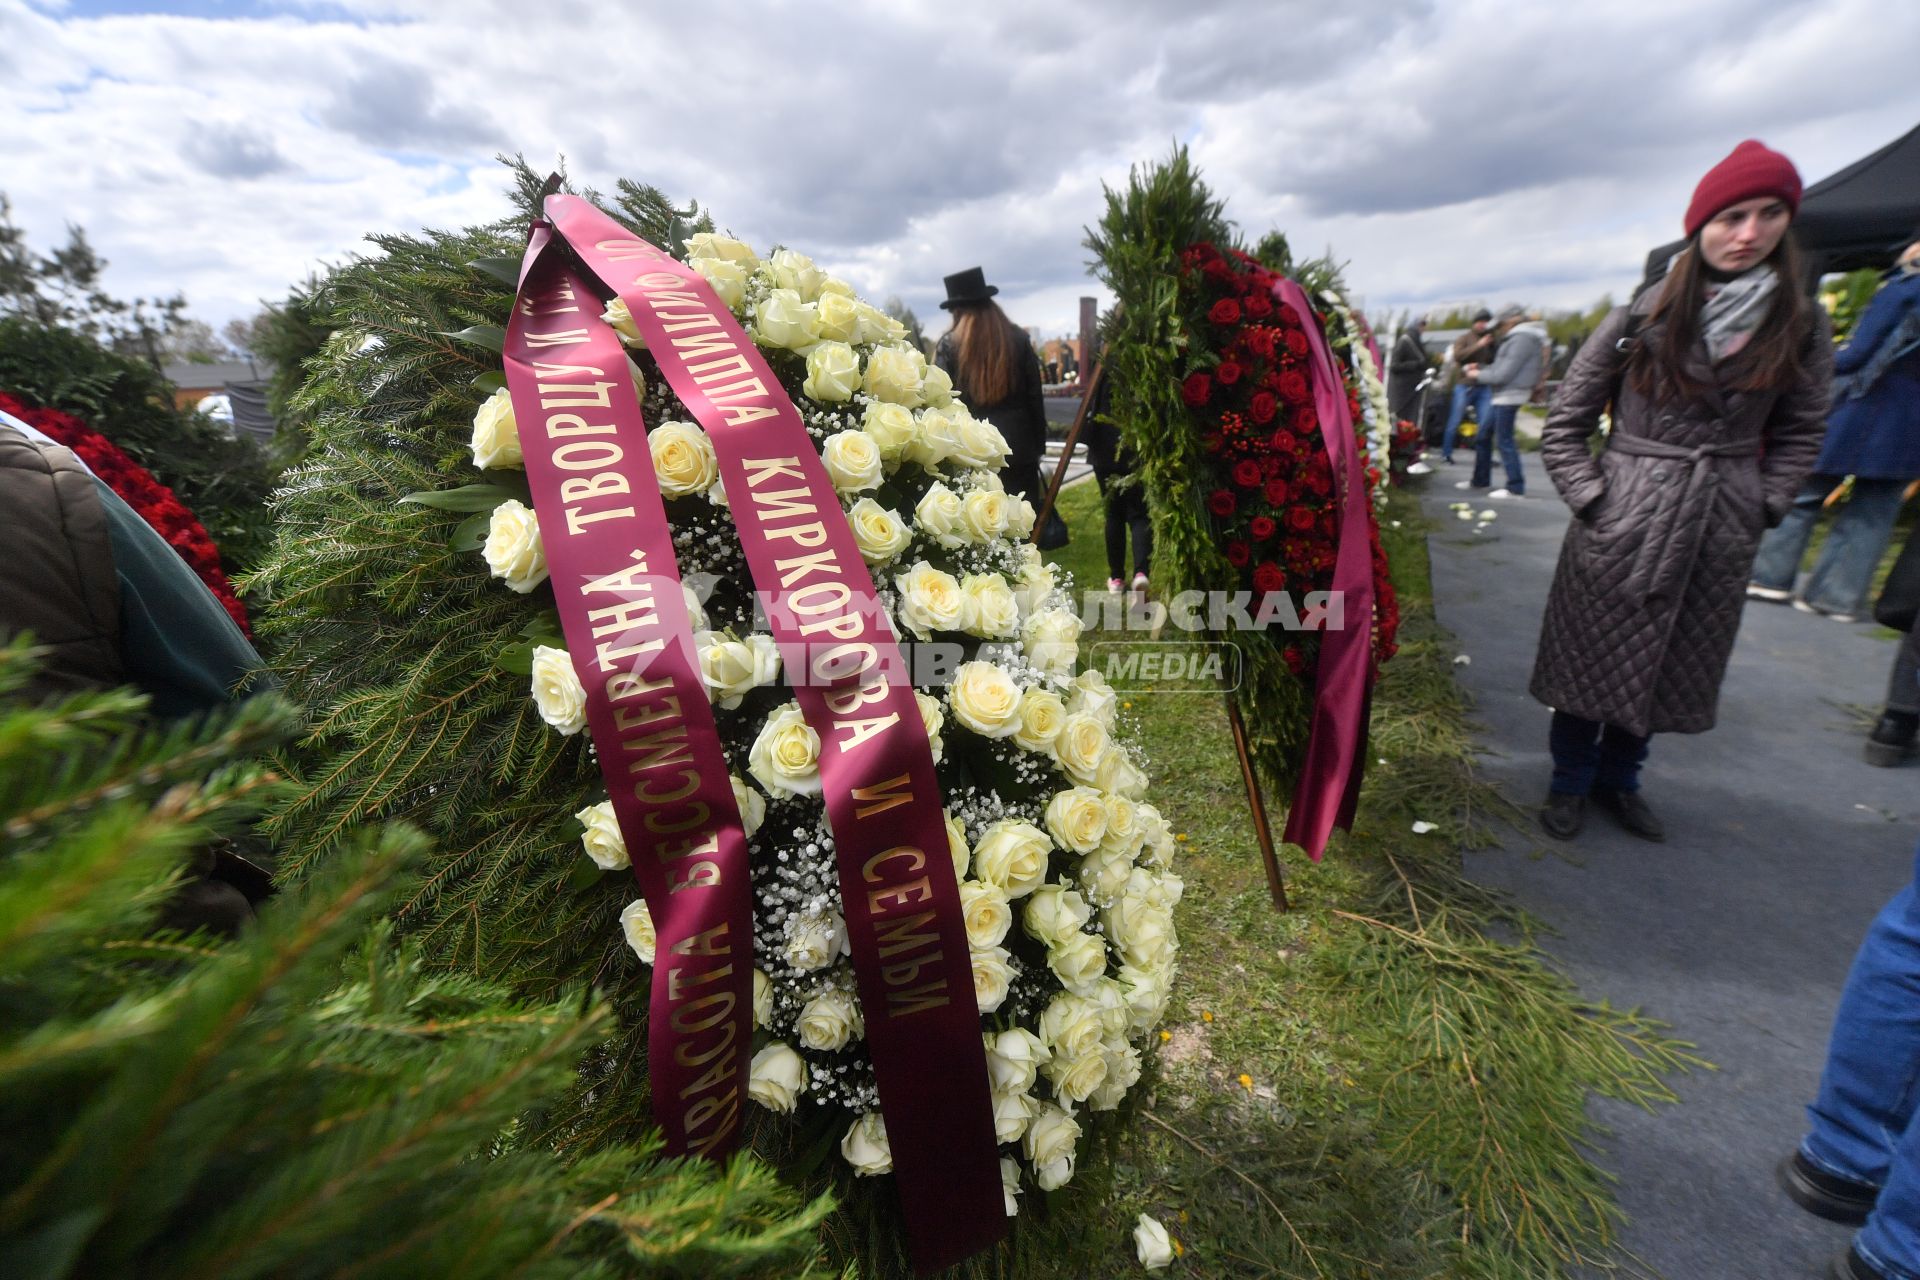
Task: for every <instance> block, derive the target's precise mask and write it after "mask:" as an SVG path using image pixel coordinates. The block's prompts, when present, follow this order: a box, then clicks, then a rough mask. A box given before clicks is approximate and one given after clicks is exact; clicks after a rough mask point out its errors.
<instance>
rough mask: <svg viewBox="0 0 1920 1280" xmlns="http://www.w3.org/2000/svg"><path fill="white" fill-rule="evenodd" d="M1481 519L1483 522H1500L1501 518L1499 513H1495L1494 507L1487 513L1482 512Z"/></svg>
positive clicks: (1487, 510) (1488, 509)
mask: <svg viewBox="0 0 1920 1280" xmlns="http://www.w3.org/2000/svg"><path fill="white" fill-rule="evenodd" d="M1480 518H1481V519H1482V520H1498V519H1499V518H1500V513H1499V512H1498V511H1495V510H1494V509H1493V508H1492V507H1488V508H1487V509H1486V510H1485V511H1482V512H1481V513H1480Z"/></svg>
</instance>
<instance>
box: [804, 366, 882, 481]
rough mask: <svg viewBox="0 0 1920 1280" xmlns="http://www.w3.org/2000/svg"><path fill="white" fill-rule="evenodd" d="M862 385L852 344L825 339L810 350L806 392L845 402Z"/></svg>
mask: <svg viewBox="0 0 1920 1280" xmlns="http://www.w3.org/2000/svg"><path fill="white" fill-rule="evenodd" d="M859 389H860V357H859V356H857V355H855V354H853V348H852V347H850V346H848V345H847V344H846V343H844V342H823V343H821V344H820V345H819V346H817V347H815V348H814V349H813V350H811V351H809V352H807V380H806V381H805V382H803V383H801V384H800V391H801V393H802V394H803V395H806V396H808V397H810V398H812V399H814V400H818V401H819V402H820V403H822V404H845V403H846V402H847V401H849V400H851V399H853V393H854V392H856V391H858V390H859ZM875 483H876V484H877V483H879V482H878V481H877V480H876V481H875Z"/></svg>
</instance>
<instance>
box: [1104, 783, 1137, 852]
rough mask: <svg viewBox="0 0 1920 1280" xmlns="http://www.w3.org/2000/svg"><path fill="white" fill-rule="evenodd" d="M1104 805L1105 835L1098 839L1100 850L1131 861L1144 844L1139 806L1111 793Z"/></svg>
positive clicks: (1108, 794) (1108, 793) (1107, 795)
mask: <svg viewBox="0 0 1920 1280" xmlns="http://www.w3.org/2000/svg"><path fill="white" fill-rule="evenodd" d="M1106 804H1107V834H1106V835H1104V836H1102V837H1100V848H1101V849H1102V850H1104V851H1105V852H1107V853H1111V854H1116V855H1118V856H1119V857H1122V858H1127V859H1131V858H1133V857H1134V855H1136V854H1138V853H1139V852H1140V846H1141V845H1143V844H1145V843H1146V832H1145V831H1144V830H1143V829H1142V828H1141V826H1140V806H1139V805H1137V804H1135V803H1134V802H1133V801H1131V800H1129V799H1127V798H1126V797H1125V796H1121V795H1115V794H1114V793H1113V792H1111V791H1109V792H1107V794H1106Z"/></svg>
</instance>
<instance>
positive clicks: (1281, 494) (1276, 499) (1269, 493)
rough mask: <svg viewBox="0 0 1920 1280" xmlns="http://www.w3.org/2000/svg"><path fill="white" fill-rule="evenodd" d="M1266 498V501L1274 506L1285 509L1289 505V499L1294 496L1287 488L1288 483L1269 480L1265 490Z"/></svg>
mask: <svg viewBox="0 0 1920 1280" xmlns="http://www.w3.org/2000/svg"><path fill="white" fill-rule="evenodd" d="M1264 496H1265V497H1266V500H1267V501H1268V502H1270V503H1272V504H1273V505H1274V506H1276V507H1284V506H1286V505H1287V499H1288V498H1291V497H1292V496H1293V491H1292V490H1290V489H1289V488H1287V482H1286V481H1285V480H1269V481H1267V487H1266V489H1265V490H1264Z"/></svg>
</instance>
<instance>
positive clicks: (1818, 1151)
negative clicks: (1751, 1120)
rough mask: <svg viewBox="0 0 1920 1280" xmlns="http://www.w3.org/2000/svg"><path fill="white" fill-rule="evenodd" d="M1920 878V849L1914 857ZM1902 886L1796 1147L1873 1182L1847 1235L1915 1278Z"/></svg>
mask: <svg viewBox="0 0 1920 1280" xmlns="http://www.w3.org/2000/svg"><path fill="white" fill-rule="evenodd" d="M1915 875H1916V879H1917V880H1920V855H1917V856H1916V865H1915ZM1915 888H1916V886H1915V885H1913V884H1909V885H1908V886H1907V887H1906V888H1904V889H1902V890H1901V891H1900V892H1899V893H1898V894H1896V895H1895V896H1894V899H1893V901H1892V902H1889V903H1888V904H1887V905H1886V907H1885V908H1883V909H1882V910H1881V912H1880V914H1879V916H1877V917H1876V918H1875V919H1874V922H1873V926H1872V927H1871V928H1870V929H1868V930H1867V937H1866V940H1865V941H1864V942H1862V943H1861V944H1860V953H1859V954H1858V955H1856V956H1855V957H1854V958H1853V970H1852V972H1850V973H1848V974H1847V986H1846V990H1845V991H1844V992H1842V994H1841V996H1840V1009H1839V1012H1838V1013H1836V1014H1835V1015H1834V1019H1833V1038H1832V1039H1831V1040H1830V1041H1829V1042H1828V1045H1827V1065H1826V1069H1825V1070H1824V1071H1822V1072H1821V1073H1820V1092H1819V1094H1818V1096H1817V1097H1816V1098H1815V1100H1814V1103H1813V1105H1812V1106H1810V1107H1808V1108H1807V1117H1808V1119H1809V1120H1811V1121H1812V1123H1813V1128H1812V1130H1811V1131H1810V1132H1809V1133H1808V1134H1807V1136H1806V1138H1805V1139H1803V1140H1802V1141H1801V1143H1800V1152H1801V1154H1802V1155H1804V1156H1806V1158H1807V1159H1808V1160H1810V1161H1811V1162H1813V1164H1814V1165H1816V1166H1817V1167H1819V1168H1821V1169H1824V1170H1826V1171H1827V1172H1828V1173H1831V1174H1834V1175H1835V1176H1837V1177H1841V1178H1846V1179H1849V1180H1851V1181H1853V1182H1858V1183H1862V1184H1864V1185H1866V1186H1869V1187H1879V1188H1880V1200H1879V1203H1878V1204H1876V1205H1875V1206H1874V1210H1873V1213H1872V1215H1871V1216H1870V1217H1868V1219H1867V1224H1866V1226H1864V1227H1862V1228H1861V1229H1860V1234H1859V1236H1858V1237H1856V1238H1855V1240H1854V1246H1855V1247H1856V1248H1857V1249H1859V1251H1860V1253H1861V1255H1862V1256H1863V1257H1865V1258H1866V1260H1867V1261H1868V1262H1870V1263H1872V1264H1873V1265H1874V1266H1876V1267H1878V1268H1879V1269H1880V1270H1881V1271H1882V1272H1884V1273H1885V1274H1887V1275H1889V1276H1894V1277H1897V1278H1898V1280H1920V1124H1916V1123H1915V1121H1914V1115H1915V1105H1914V1104H1915V1094H1916V1090H1917V1089H1920V897H1916V892H1915Z"/></svg>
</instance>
